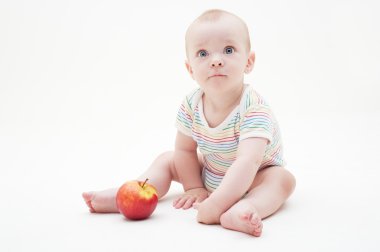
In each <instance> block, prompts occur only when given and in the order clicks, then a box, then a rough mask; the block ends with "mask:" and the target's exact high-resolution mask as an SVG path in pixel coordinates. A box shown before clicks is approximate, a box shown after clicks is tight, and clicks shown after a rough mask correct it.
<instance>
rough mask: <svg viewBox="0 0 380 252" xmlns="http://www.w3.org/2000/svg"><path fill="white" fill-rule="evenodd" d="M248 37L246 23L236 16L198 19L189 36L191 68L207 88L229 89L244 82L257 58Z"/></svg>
mask: <svg viewBox="0 0 380 252" xmlns="http://www.w3.org/2000/svg"><path fill="white" fill-rule="evenodd" d="M248 41H249V38H248V34H247V31H246V28H245V26H244V24H242V23H241V21H240V20H239V19H237V18H235V17H233V16H222V17H221V18H220V19H218V20H216V21H196V22H195V23H193V24H192V25H191V26H190V28H189V30H188V32H187V36H186V52H187V62H186V66H187V69H188V71H189V73H190V74H191V76H192V78H193V79H194V80H195V81H197V83H198V84H199V85H200V86H201V87H203V88H211V87H214V88H217V89H218V90H220V89H221V88H222V89H224V90H225V91H227V90H229V89H231V88H233V87H236V86H237V85H241V84H243V81H244V73H248V72H249V71H251V69H252V66H253V61H254V54H253V53H250V52H249V44H248Z"/></svg>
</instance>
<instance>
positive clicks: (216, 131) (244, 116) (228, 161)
mask: <svg viewBox="0 0 380 252" xmlns="http://www.w3.org/2000/svg"><path fill="white" fill-rule="evenodd" d="M201 97H202V90H201V89H196V90H194V91H193V92H191V93H190V94H189V95H188V96H187V97H186V98H185V100H184V101H183V103H182V104H181V106H180V109H179V111H178V114H177V120H176V127H177V128H178V130H180V131H181V132H183V133H184V134H186V135H188V136H192V138H193V139H194V140H195V141H196V142H197V144H198V148H199V151H200V152H201V153H202V154H203V156H204V166H205V167H204V171H203V175H202V177H203V181H204V184H205V186H206V188H207V189H208V190H209V191H213V190H215V189H216V188H217V187H218V185H219V184H220V182H221V181H222V179H223V176H224V175H225V173H226V172H227V170H228V168H229V167H230V166H231V165H232V163H233V162H234V161H235V160H236V153H237V148H238V145H239V142H240V141H241V140H242V139H245V138H247V137H255V136H256V137H265V138H268V140H269V141H270V142H269V144H268V146H267V149H266V152H265V155H264V159H263V162H262V165H261V166H260V168H263V167H268V166H272V165H279V166H283V165H284V164H285V162H284V160H283V158H282V155H283V150H282V141H281V136H280V130H279V127H278V124H277V121H276V119H275V118H274V116H273V113H272V112H271V110H270V108H269V106H268V105H267V103H266V102H265V101H264V99H263V98H262V97H261V96H260V95H259V94H258V93H257V92H255V91H254V90H253V89H252V88H251V87H250V86H249V85H247V86H246V88H245V91H244V94H243V96H242V100H241V102H240V104H241V105H240V107H239V109H236V110H235V114H232V115H230V116H228V117H227V118H226V119H225V121H224V122H223V123H221V124H220V125H219V126H218V127H216V128H209V127H208V126H207V125H208V124H207V122H205V121H204V119H203V118H205V117H204V115H203V109H200V108H202V107H201V106H202V101H201Z"/></svg>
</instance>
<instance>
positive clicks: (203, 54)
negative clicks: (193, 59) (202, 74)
mask: <svg viewBox="0 0 380 252" xmlns="http://www.w3.org/2000/svg"><path fill="white" fill-rule="evenodd" d="M207 55H208V52H207V51H206V50H200V51H199V52H198V56H199V57H201V58H203V57H206V56H207Z"/></svg>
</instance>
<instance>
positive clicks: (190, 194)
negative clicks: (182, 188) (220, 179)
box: [173, 187, 210, 209]
mask: <svg viewBox="0 0 380 252" xmlns="http://www.w3.org/2000/svg"><path fill="white" fill-rule="evenodd" d="M209 195H210V193H209V192H208V191H207V190H206V189H205V188H203V187H200V188H194V189H190V190H187V191H186V192H185V193H184V194H182V195H181V196H180V197H178V198H177V199H175V200H174V201H173V207H175V208H177V209H178V208H182V209H189V208H190V207H192V206H193V204H194V203H195V202H198V203H199V202H202V201H204V200H205V199H206V198H207V197H208V196H209Z"/></svg>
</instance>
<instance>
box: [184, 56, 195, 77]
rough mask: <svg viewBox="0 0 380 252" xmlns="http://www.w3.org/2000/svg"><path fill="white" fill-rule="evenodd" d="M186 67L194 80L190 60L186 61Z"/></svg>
mask: <svg viewBox="0 0 380 252" xmlns="http://www.w3.org/2000/svg"><path fill="white" fill-rule="evenodd" d="M185 66H186V69H187V71H188V72H189V74H190V76H191V78H193V79H194V76H193V69H192V68H191V66H190V63H189V61H188V60H185Z"/></svg>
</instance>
